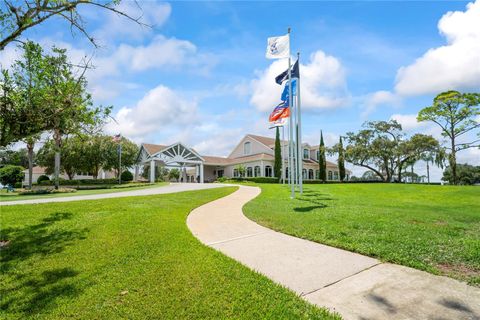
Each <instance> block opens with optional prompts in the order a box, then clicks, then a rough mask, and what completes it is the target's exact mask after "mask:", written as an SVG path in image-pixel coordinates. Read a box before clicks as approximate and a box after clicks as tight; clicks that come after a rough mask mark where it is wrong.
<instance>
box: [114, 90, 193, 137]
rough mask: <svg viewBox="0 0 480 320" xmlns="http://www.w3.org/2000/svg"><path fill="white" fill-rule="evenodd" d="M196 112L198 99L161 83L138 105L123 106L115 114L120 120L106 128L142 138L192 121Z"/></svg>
mask: <svg viewBox="0 0 480 320" xmlns="http://www.w3.org/2000/svg"><path fill="white" fill-rule="evenodd" d="M196 113H197V102H196V101H195V100H192V101H190V100H187V99H186V98H185V97H183V96H182V95H180V94H178V93H177V92H175V91H173V90H172V89H170V88H168V87H165V86H163V85H159V86H157V87H156V88H154V89H152V90H150V91H149V92H147V94H146V95H145V96H144V97H143V98H142V99H141V100H140V101H139V102H138V103H137V104H136V105H135V106H133V107H123V108H121V109H120V110H119V111H118V112H117V114H116V115H115V116H114V117H115V119H116V122H114V121H111V122H109V123H108V124H107V125H106V127H105V130H106V131H107V132H109V133H121V134H122V135H125V136H128V137H129V138H131V139H134V140H136V141H141V140H143V139H145V137H147V136H148V135H150V134H153V133H161V132H163V131H165V130H168V129H171V128H174V127H180V128H181V127H182V126H183V127H184V126H185V125H187V124H192V123H193V122H194V121H195V118H196Z"/></svg>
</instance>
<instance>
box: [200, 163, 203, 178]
mask: <svg viewBox="0 0 480 320" xmlns="http://www.w3.org/2000/svg"><path fill="white" fill-rule="evenodd" d="M200 183H203V163H202V164H200Z"/></svg>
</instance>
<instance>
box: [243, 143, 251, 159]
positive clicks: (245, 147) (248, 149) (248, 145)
mask: <svg viewBox="0 0 480 320" xmlns="http://www.w3.org/2000/svg"><path fill="white" fill-rule="evenodd" d="M251 153H252V144H251V143H250V142H249V141H247V142H245V143H244V144H243V154H244V155H246V156H248V155H249V154H251Z"/></svg>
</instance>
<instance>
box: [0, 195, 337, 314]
mask: <svg viewBox="0 0 480 320" xmlns="http://www.w3.org/2000/svg"><path fill="white" fill-rule="evenodd" d="M234 190H235V187H230V188H218V189H210V190H203V191H194V192H183V193H178V194H168V195H158V196H145V197H130V198H118V199H105V200H95V201H76V202H69V203H52V204H41V205H21V206H11V207H4V208H1V223H2V234H1V238H2V239H3V240H5V239H8V240H9V241H10V244H9V245H8V246H7V247H6V248H4V249H3V250H2V252H1V260H0V261H1V270H0V271H1V272H0V284H1V285H0V318H1V319H29V318H31V319H173V318H175V319H178V318H183V319H194V318H196V319H227V318H242V319H263V318H270V319H298V318H312V319H332V318H333V316H332V315H330V314H328V313H327V312H326V311H325V310H322V309H318V308H316V307H314V306H312V305H310V304H308V303H307V302H305V301H303V300H302V299H300V298H299V297H298V296H296V295H295V294H294V293H293V292H291V291H289V290H287V289H285V288H283V287H281V286H279V285H276V284H274V283H273V282H271V281H270V280H268V279H267V278H265V277H263V276H261V275H259V274H257V273H254V272H252V271H250V270H249V269H247V268H246V267H244V266H242V265H241V264H239V263H237V262H235V261H234V260H232V259H230V258H228V257H226V256H224V255H223V254H221V253H219V252H217V251H215V250H213V249H211V248H209V247H206V246H204V245H202V244H201V243H200V242H199V241H198V240H197V239H196V238H194V236H193V235H192V234H191V233H190V231H189V230H188V228H187V226H186V223H185V222H186V217H187V215H188V213H189V212H190V211H191V210H192V209H193V208H195V207H197V206H199V205H201V204H204V203H207V202H209V201H212V200H214V199H217V198H220V197H223V196H225V195H227V194H229V193H231V192H233V191H234Z"/></svg>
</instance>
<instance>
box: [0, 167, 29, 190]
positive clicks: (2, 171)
mask: <svg viewBox="0 0 480 320" xmlns="http://www.w3.org/2000/svg"><path fill="white" fill-rule="evenodd" d="M23 170H25V169H24V168H23V167H20V166H12V165H7V166H4V167H2V168H0V182H1V183H2V184H3V185H4V186H5V185H12V186H14V185H15V183H17V182H22V180H23V178H24V177H25V174H24V173H23Z"/></svg>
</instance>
